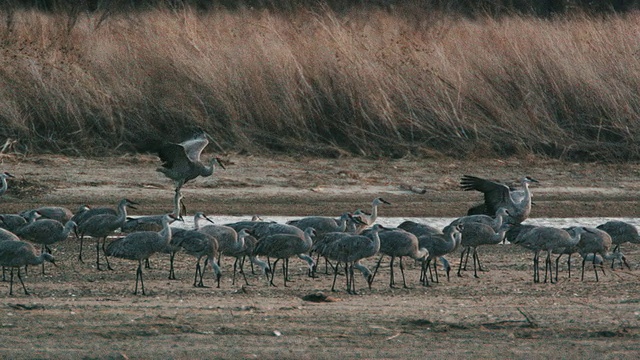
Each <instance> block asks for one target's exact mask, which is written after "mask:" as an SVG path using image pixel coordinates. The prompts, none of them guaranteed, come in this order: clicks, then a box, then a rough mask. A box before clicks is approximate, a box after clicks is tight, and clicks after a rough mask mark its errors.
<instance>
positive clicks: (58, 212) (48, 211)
mask: <svg viewBox="0 0 640 360" xmlns="http://www.w3.org/2000/svg"><path fill="white" fill-rule="evenodd" d="M30 211H37V212H39V213H40V215H42V217H43V218H45V219H52V220H57V221H59V222H61V223H63V224H64V223H66V222H67V221H69V220H71V218H72V217H73V213H72V212H71V210H69V209H67V208H65V207H62V206H40V207H37V208H35V209H30V210H25V211H22V212H21V213H20V215H22V216H24V217H25V218H26V217H28V213H29V212H30Z"/></svg>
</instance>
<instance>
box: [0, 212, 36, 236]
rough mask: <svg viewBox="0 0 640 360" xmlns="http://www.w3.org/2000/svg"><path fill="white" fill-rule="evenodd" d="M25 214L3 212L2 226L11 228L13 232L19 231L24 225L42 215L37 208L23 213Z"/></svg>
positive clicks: (1, 216) (1, 217)
mask: <svg viewBox="0 0 640 360" xmlns="http://www.w3.org/2000/svg"><path fill="white" fill-rule="evenodd" d="M23 214H24V215H18V214H2V215H0V222H2V225H1V226H0V228H3V229H6V230H9V231H11V232H14V231H17V230H18V229H20V228H21V227H24V226H26V225H28V224H31V223H32V222H34V221H36V220H38V219H40V218H41V217H42V215H40V213H39V212H38V211H36V210H31V211H27V212H24V213H23Z"/></svg>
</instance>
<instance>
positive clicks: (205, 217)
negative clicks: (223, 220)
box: [202, 215, 215, 224]
mask: <svg viewBox="0 0 640 360" xmlns="http://www.w3.org/2000/svg"><path fill="white" fill-rule="evenodd" d="M202 217H203V218H204V219H205V220H207V221H208V222H210V223H212V224H215V223H214V222H213V220H211V219H209V218H208V217H207V215H202Z"/></svg>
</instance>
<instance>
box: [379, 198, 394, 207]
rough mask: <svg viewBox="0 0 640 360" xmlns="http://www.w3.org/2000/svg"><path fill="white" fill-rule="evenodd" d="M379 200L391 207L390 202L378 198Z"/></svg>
mask: <svg viewBox="0 0 640 360" xmlns="http://www.w3.org/2000/svg"><path fill="white" fill-rule="evenodd" d="M378 200H380V201H382V202H383V203H385V204H387V205H391V203H390V202H388V201H387V200H385V199H383V198H378Z"/></svg>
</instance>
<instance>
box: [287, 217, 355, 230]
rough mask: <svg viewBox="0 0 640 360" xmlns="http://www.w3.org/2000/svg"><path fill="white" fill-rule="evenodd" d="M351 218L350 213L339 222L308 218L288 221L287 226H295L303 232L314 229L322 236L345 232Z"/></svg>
mask: <svg viewBox="0 0 640 360" xmlns="http://www.w3.org/2000/svg"><path fill="white" fill-rule="evenodd" d="M350 217H351V214H350V213H348V212H346V213H343V214H342V215H340V218H338V219H337V220H336V219H335V218H332V217H326V216H308V217H304V218H301V219H296V220H290V221H287V225H293V226H295V227H297V228H298V229H301V230H304V229H306V228H308V227H312V228H314V229H315V230H316V236H321V235H322V234H324V233H329V232H336V231H345V230H346V228H347V221H349V218H350Z"/></svg>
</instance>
